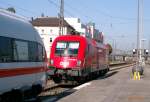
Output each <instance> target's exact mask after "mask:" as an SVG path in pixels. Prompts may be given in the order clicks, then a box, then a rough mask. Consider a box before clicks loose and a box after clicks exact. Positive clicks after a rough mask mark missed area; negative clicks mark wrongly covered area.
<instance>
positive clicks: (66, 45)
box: [55, 42, 79, 56]
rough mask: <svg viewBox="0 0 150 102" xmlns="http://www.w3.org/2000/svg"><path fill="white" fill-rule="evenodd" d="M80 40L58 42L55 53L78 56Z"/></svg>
mask: <svg viewBox="0 0 150 102" xmlns="http://www.w3.org/2000/svg"><path fill="white" fill-rule="evenodd" d="M78 49H79V42H57V45H56V50H55V54H56V55H61V56H76V55H77V54H78Z"/></svg>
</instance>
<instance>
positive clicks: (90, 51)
mask: <svg viewBox="0 0 150 102" xmlns="http://www.w3.org/2000/svg"><path fill="white" fill-rule="evenodd" d="M49 68H50V73H49V75H50V77H51V78H52V79H53V80H54V82H55V83H60V82H62V81H64V82H68V81H75V82H78V83H82V82H84V81H85V80H87V79H91V78H93V77H95V76H98V75H104V74H105V73H107V72H108V71H109V65H108V50H107V47H106V45H104V44H102V43H98V42H97V41H95V40H93V39H90V38H86V37H83V36H79V35H63V36H59V37H57V38H56V39H55V40H54V42H53V44H52V48H51V54H50V63H49Z"/></svg>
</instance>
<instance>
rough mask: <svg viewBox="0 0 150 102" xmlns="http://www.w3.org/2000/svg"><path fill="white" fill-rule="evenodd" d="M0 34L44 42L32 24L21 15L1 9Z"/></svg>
mask: <svg viewBox="0 0 150 102" xmlns="http://www.w3.org/2000/svg"><path fill="white" fill-rule="evenodd" d="M0 36H5V37H11V38H16V39H22V40H28V41H36V42H39V43H42V40H41V38H40V36H39V34H38V32H37V31H36V30H35V29H34V28H33V26H32V24H31V23H30V22H29V21H28V20H27V19H25V18H24V17H21V16H19V15H16V14H14V13H11V12H8V11H6V10H3V9H0Z"/></svg>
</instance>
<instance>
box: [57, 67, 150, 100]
mask: <svg viewBox="0 0 150 102" xmlns="http://www.w3.org/2000/svg"><path fill="white" fill-rule="evenodd" d="M74 90H76V91H75V92H74V93H72V94H70V95H68V96H66V97H63V98H61V99H59V100H58V102H150V65H146V66H145V68H144V75H143V76H141V79H140V80H134V79H133V75H132V67H126V68H122V69H119V70H113V71H110V72H109V73H107V74H106V75H105V76H104V77H100V78H98V79H96V80H93V81H91V82H88V83H85V86H84V87H82V88H79V87H78V88H74Z"/></svg>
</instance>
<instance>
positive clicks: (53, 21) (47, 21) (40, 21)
mask: <svg viewBox="0 0 150 102" xmlns="http://www.w3.org/2000/svg"><path fill="white" fill-rule="evenodd" d="M31 23H32V25H33V26H50V27H58V26H59V18H57V17H41V18H36V19H34V20H32V21H31ZM64 26H65V27H71V26H70V25H69V24H68V23H67V22H66V21H65V20H64ZM71 28H73V27H71Z"/></svg>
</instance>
